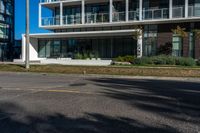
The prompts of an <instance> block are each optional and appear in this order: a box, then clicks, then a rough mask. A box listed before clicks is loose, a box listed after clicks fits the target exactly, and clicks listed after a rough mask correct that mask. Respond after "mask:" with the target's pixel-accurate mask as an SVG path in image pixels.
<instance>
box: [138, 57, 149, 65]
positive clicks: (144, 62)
mask: <svg viewBox="0 0 200 133" xmlns="http://www.w3.org/2000/svg"><path fill="white" fill-rule="evenodd" d="M134 64H137V65H147V64H150V65H151V64H153V61H152V58H151V57H142V58H137V59H135V60H134Z"/></svg>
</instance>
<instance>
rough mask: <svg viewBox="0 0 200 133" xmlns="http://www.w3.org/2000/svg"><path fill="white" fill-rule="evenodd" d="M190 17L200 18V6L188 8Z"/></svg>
mask: <svg viewBox="0 0 200 133" xmlns="http://www.w3.org/2000/svg"><path fill="white" fill-rule="evenodd" d="M188 17H200V5H190V6H189V7H188Z"/></svg>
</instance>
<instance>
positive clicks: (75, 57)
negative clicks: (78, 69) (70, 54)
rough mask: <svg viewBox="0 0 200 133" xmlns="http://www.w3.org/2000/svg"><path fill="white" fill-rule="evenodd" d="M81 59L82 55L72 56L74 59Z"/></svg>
mask: <svg viewBox="0 0 200 133" xmlns="http://www.w3.org/2000/svg"><path fill="white" fill-rule="evenodd" d="M82 58H83V56H82V54H80V53H76V54H75V55H74V59H82Z"/></svg>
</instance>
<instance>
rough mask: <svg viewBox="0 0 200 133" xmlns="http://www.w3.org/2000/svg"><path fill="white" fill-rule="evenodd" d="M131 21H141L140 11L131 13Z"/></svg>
mask: <svg viewBox="0 0 200 133" xmlns="http://www.w3.org/2000/svg"><path fill="white" fill-rule="evenodd" d="M128 15H129V21H138V20H139V10H137V11H129V14H128Z"/></svg>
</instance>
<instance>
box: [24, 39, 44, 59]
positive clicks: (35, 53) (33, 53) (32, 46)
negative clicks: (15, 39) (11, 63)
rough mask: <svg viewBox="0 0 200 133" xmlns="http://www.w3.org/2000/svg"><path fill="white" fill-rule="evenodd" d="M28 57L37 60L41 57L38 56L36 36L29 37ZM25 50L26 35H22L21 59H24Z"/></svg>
mask: <svg viewBox="0 0 200 133" xmlns="http://www.w3.org/2000/svg"><path fill="white" fill-rule="evenodd" d="M29 46H30V47H29V51H30V54H29V59H30V61H38V60H41V58H38V39H37V38H30V45H29ZM25 51H26V37H25V35H23V36H22V60H23V61H25V58H26V57H25V55H26V53H25Z"/></svg>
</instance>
